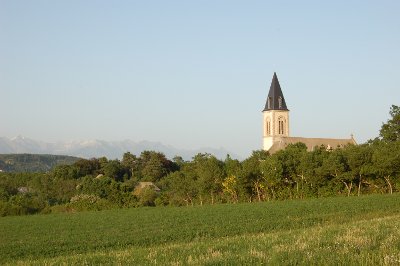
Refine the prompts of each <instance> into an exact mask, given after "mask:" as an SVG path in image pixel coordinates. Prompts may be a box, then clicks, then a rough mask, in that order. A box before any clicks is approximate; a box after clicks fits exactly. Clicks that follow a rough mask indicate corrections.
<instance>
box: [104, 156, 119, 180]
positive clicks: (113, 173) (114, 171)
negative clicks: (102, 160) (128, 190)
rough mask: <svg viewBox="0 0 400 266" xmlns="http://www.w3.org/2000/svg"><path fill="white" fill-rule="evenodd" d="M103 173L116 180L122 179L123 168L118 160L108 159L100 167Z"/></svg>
mask: <svg viewBox="0 0 400 266" xmlns="http://www.w3.org/2000/svg"><path fill="white" fill-rule="evenodd" d="M102 170H103V171H104V175H105V176H108V177H111V178H112V179H114V180H116V181H123V177H124V174H125V169H124V167H123V166H122V165H121V163H120V162H119V160H110V161H108V162H107V163H106V164H105V165H104V166H103V168H102Z"/></svg>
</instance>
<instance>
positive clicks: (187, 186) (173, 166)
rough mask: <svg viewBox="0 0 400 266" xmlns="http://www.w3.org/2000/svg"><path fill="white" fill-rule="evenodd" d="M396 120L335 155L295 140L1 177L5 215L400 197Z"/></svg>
mask: <svg viewBox="0 0 400 266" xmlns="http://www.w3.org/2000/svg"><path fill="white" fill-rule="evenodd" d="M390 116H391V118H390V119H389V120H388V121H387V122H386V123H384V124H383V125H382V127H381V130H380V134H379V137H377V138H375V139H373V140H370V141H368V142H367V143H364V144H361V145H349V146H346V147H344V148H337V149H333V150H331V149H327V147H323V146H321V147H315V149H314V150H313V151H307V148H306V146H305V145H304V144H303V143H296V144H291V145H288V146H287V148H286V149H284V150H281V151H278V152H277V153H275V154H272V155H271V154H269V153H268V152H266V151H263V150H259V151H254V152H253V153H252V155H251V156H249V157H248V158H247V159H245V160H243V161H239V160H236V159H232V158H231V157H230V156H229V155H227V157H226V158H225V159H224V160H220V159H218V158H216V157H215V156H213V155H211V154H206V153H200V154H197V155H196V156H194V157H193V158H192V160H189V161H185V160H183V159H182V158H181V157H178V156H177V157H175V158H173V159H172V160H170V159H168V158H166V156H165V155H164V154H162V153H160V152H156V151H144V152H142V153H141V154H140V155H138V156H136V155H134V154H131V153H129V152H127V153H125V154H124V155H123V157H122V160H108V159H107V158H104V157H103V158H93V159H89V160H86V159H81V160H78V161H76V162H75V163H73V164H72V165H60V166H57V167H55V168H54V169H53V170H52V171H51V172H48V173H0V215H1V216H4V215H21V214H32V213H49V212H65V211H81V210H101V209H110V208H123V207H138V206H156V205H162V206H167V205H172V206H188V205H202V204H215V203H238V202H254V201H269V200H284V199H304V198H310V197H327V196H340V195H341V196H359V195H361V194H370V193H395V192H398V191H399V190H400V108H399V107H398V106H395V105H393V106H392V107H391V108H390ZM140 182H147V183H146V184H154V185H155V186H157V187H158V188H160V191H156V190H155V189H154V188H155V187H154V186H144V187H140V186H138V184H140ZM149 182H152V183H149Z"/></svg>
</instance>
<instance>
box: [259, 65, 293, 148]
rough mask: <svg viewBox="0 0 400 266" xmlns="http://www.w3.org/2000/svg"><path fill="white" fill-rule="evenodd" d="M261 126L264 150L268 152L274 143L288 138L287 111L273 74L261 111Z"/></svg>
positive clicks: (279, 87)
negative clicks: (262, 125)
mask: <svg viewBox="0 0 400 266" xmlns="http://www.w3.org/2000/svg"><path fill="white" fill-rule="evenodd" d="M263 124H264V127H263V149H264V150H266V151H268V150H269V149H270V148H271V147H272V145H273V144H274V143H275V142H279V141H281V140H282V139H283V138H285V137H289V110H288V109H287V107H286V102H285V98H284V97H283V93H282V90H281V86H280V85H279V81H278V77H277V76H276V73H275V72H274V76H273V77H272V82H271V87H270V89H269V93H268V98H267V102H266V103H265V108H264V110H263Z"/></svg>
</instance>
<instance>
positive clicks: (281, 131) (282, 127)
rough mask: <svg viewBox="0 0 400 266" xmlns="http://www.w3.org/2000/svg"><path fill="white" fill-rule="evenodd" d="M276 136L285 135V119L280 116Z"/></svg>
mask: <svg viewBox="0 0 400 266" xmlns="http://www.w3.org/2000/svg"><path fill="white" fill-rule="evenodd" d="M278 134H279V135H284V134H285V119H284V118H283V117H281V116H280V117H279V118H278Z"/></svg>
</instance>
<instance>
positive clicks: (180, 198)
mask: <svg viewBox="0 0 400 266" xmlns="http://www.w3.org/2000/svg"><path fill="white" fill-rule="evenodd" d="M190 168H191V165H185V166H184V167H183V168H182V169H181V170H180V171H177V172H173V173H170V174H169V175H168V176H167V177H166V183H167V185H166V187H168V192H169V193H168V194H169V195H168V197H169V201H170V203H171V204H173V205H183V204H184V205H186V206H188V205H193V204H194V199H195V198H196V196H197V187H196V178H195V174H194V171H193V170H192V169H190Z"/></svg>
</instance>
